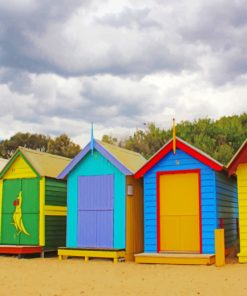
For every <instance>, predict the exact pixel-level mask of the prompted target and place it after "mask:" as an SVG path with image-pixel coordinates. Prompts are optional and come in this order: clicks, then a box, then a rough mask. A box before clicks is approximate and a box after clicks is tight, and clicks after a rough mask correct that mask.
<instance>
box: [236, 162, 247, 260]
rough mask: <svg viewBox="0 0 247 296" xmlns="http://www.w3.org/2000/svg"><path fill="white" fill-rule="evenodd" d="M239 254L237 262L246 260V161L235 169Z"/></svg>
mask: <svg viewBox="0 0 247 296" xmlns="http://www.w3.org/2000/svg"><path fill="white" fill-rule="evenodd" d="M237 177H238V203H239V230H240V233H239V234H240V254H239V255H238V256H239V262H247V163H246V164H240V165H239V166H238V169H237Z"/></svg>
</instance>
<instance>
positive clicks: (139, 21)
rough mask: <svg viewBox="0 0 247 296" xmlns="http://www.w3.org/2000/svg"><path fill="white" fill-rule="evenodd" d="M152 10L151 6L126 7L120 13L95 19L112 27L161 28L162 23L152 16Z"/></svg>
mask: <svg viewBox="0 0 247 296" xmlns="http://www.w3.org/2000/svg"><path fill="white" fill-rule="evenodd" d="M150 12H151V10H150V9H149V8H145V9H131V8H129V7H126V8H124V9H123V11H122V12H121V13H119V14H106V15H104V16H103V17H96V18H95V20H96V22H98V23H99V24H102V25H108V26H110V27H118V28H121V27H123V28H131V29H133V28H138V29H140V30H141V31H142V30H147V29H149V28H156V29H161V28H162V26H161V24H160V23H158V22H156V21H155V20H154V19H152V18H151V17H150Z"/></svg>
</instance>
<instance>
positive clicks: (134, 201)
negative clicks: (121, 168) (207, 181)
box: [126, 176, 144, 261]
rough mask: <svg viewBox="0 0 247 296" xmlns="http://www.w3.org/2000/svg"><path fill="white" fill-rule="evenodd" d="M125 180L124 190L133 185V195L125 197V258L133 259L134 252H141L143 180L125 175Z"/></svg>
mask: <svg viewBox="0 0 247 296" xmlns="http://www.w3.org/2000/svg"><path fill="white" fill-rule="evenodd" d="M126 181H127V182H126V191H127V186H128V185H132V186H133V195H128V194H127V197H126V198H127V205H126V220H127V221H126V260H127V261H134V254H138V253H142V252H143V232H144V229H143V180H142V178H141V179H135V178H134V177H133V176H127V177H126Z"/></svg>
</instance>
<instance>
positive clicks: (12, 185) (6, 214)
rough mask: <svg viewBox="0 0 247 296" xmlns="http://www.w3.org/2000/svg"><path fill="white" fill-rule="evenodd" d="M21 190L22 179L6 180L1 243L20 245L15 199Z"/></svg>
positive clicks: (4, 184)
mask: <svg viewBox="0 0 247 296" xmlns="http://www.w3.org/2000/svg"><path fill="white" fill-rule="evenodd" d="M20 191H21V180H4V182H3V200H2V217H1V219H2V227H1V231H2V233H1V240H0V242H1V244H9V245H18V244H19V243H20V237H19V236H18V235H17V230H16V228H15V226H14V225H13V213H14V211H15V206H14V201H15V200H16V198H17V196H18V194H19V192H20Z"/></svg>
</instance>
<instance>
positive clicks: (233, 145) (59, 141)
mask: <svg viewBox="0 0 247 296" xmlns="http://www.w3.org/2000/svg"><path fill="white" fill-rule="evenodd" d="M176 135H177V136H178V137H180V138H182V139H183V140H185V141H187V142H188V143H190V144H192V145H194V146H195V147H197V148H199V149H201V150H202V151H204V152H206V153H208V154H209V155H210V156H212V157H213V158H215V159H216V160H218V161H220V162H221V163H223V164H225V165H226V164H227V163H228V162H229V160H230V159H231V158H232V156H233V155H234V153H235V152H236V151H237V150H238V148H239V147H240V146H241V144H242V143H243V141H244V140H245V139H246V138H247V113H243V114H241V115H234V116H224V117H222V118H220V119H218V120H213V119H210V118H202V119H198V120H194V121H192V122H191V121H182V122H180V123H178V124H177V125H176ZM171 138H172V128H170V129H162V128H160V127H158V126H157V125H156V124H155V123H148V124H146V127H145V129H137V130H136V131H135V132H134V134H133V135H130V136H128V137H125V138H119V137H117V136H116V137H113V136H112V135H104V136H103V137H102V141H104V142H107V143H110V144H114V145H118V146H120V147H123V148H126V149H130V150H133V151H136V152H139V153H141V154H142V155H143V156H144V157H145V158H146V159H148V158H150V157H151V156H152V155H153V154H154V153H156V152H157V151H158V150H159V149H160V148H161V147H162V146H163V145H164V144H165V143H166V142H167V141H169V140H170V139H171ZM19 146H23V147H26V148H31V149H34V150H40V151H43V152H48V153H51V154H57V155H61V156H65V157H69V158H73V157H74V156H75V155H77V154H78V153H79V152H80V150H81V147H80V146H79V145H77V144H75V143H74V142H73V141H72V140H71V139H70V138H69V136H68V135H66V134H62V135H60V136H58V137H55V138H52V137H50V136H47V135H42V134H30V133H21V132H19V133H17V134H15V135H14V136H12V137H11V138H10V139H6V140H2V141H1V142H0V157H3V158H10V157H11V156H12V155H13V154H14V152H15V151H16V149H17V148H18V147H19Z"/></svg>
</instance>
